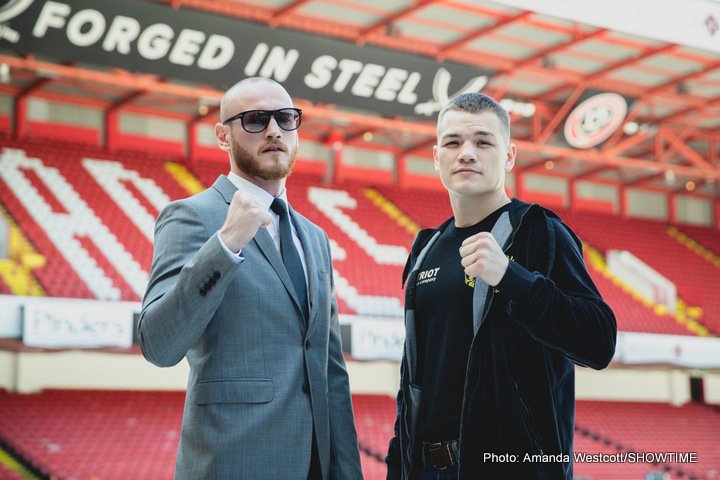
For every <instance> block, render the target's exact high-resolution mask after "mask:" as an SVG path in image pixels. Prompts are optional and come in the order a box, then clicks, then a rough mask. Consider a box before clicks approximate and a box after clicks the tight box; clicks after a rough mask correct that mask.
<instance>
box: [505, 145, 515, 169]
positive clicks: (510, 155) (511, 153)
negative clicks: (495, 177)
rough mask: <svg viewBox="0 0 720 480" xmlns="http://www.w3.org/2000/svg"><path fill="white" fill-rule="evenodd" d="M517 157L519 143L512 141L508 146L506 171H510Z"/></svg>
mask: <svg viewBox="0 0 720 480" xmlns="http://www.w3.org/2000/svg"><path fill="white" fill-rule="evenodd" d="M516 157H517V145H515V144H514V143H511V144H510V145H509V146H508V152H507V158H506V159H505V171H506V172H509V171H510V170H512V169H513V167H514V166H515V158H516Z"/></svg>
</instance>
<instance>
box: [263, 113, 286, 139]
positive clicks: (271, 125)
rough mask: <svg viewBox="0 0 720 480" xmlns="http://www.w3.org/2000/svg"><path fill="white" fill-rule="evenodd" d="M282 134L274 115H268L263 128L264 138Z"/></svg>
mask: <svg viewBox="0 0 720 480" xmlns="http://www.w3.org/2000/svg"><path fill="white" fill-rule="evenodd" d="M281 136H282V130H281V129H280V126H279V125H278V123H277V121H276V120H275V117H270V122H268V126H267V128H266V129H265V138H280V137H281Z"/></svg>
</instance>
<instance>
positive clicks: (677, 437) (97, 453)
mask: <svg viewBox="0 0 720 480" xmlns="http://www.w3.org/2000/svg"><path fill="white" fill-rule="evenodd" d="M183 400H184V394H183V393H182V392H150V391H99V390H89V391H81V390H45V391H43V392H41V393H37V394H30V395H27V394H26V395H22V394H15V393H9V392H5V391H0V407H2V412H3V414H2V416H0V444H2V445H4V446H7V447H8V448H9V449H11V450H12V451H13V452H15V453H17V454H18V456H19V457H21V458H22V459H24V460H25V461H26V462H28V464H29V465H30V466H31V467H32V468H33V470H34V471H36V472H38V473H39V474H40V475H44V476H47V477H54V478H78V479H80V478H98V479H103V480H114V479H118V480H124V479H127V478H148V479H150V478H152V479H156V480H162V479H169V478H172V470H173V465H174V458H175V449H176V447H177V439H178V435H179V432H178V429H179V425H180V417H181V415H182V403H183ZM353 406H354V409H355V415H356V417H357V426H358V439H359V443H360V448H361V451H362V466H363V472H364V475H365V479H366V480H381V479H383V478H385V467H384V464H383V463H382V460H383V458H384V456H385V453H386V450H387V442H388V440H389V439H390V437H391V435H392V428H393V423H394V420H395V400H394V398H392V397H390V396H387V395H358V394H356V395H353ZM576 416H577V420H576V436H575V439H576V440H575V452H576V454H578V455H580V454H588V455H595V454H617V453H628V452H635V453H641V452H653V453H661V452H697V463H689V462H678V461H673V460H671V459H669V458H668V459H666V461H662V460H661V461H655V463H652V462H636V463H627V462H626V463H619V462H618V463H611V462H597V461H576V463H575V478H577V479H586V480H607V479H612V480H619V479H630V478H636V479H641V478H644V475H645V474H646V473H649V472H661V473H666V474H668V477H667V478H669V479H707V480H714V479H716V478H718V477H719V474H720V446H718V443H717V432H718V431H720V415H719V414H718V412H716V411H714V410H713V409H711V408H709V407H707V406H704V405H698V404H687V405H684V406H681V407H674V406H671V405H666V404H659V403H648V402H641V403H636V402H600V401H578V402H577V414H576ZM650 460H653V459H650ZM0 475H2V473H0ZM0 478H3V477H0ZM9 478H13V477H12V476H11V477H9Z"/></svg>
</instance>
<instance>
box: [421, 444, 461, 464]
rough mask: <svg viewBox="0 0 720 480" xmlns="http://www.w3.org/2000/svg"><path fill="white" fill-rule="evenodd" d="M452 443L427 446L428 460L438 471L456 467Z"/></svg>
mask: <svg viewBox="0 0 720 480" xmlns="http://www.w3.org/2000/svg"><path fill="white" fill-rule="evenodd" d="M451 445H452V442H435V443H431V444H429V445H428V446H427V455H428V460H429V461H430V463H431V464H432V466H433V467H435V468H437V469H438V470H446V469H447V468H448V467H452V466H453V465H455V458H454V454H453V451H452V449H451Z"/></svg>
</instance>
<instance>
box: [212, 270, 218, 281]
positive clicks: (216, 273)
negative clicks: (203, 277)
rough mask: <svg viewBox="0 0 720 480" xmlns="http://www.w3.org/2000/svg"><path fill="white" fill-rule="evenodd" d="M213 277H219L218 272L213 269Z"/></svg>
mask: <svg viewBox="0 0 720 480" xmlns="http://www.w3.org/2000/svg"><path fill="white" fill-rule="evenodd" d="M213 278H214V279H215V280H217V279H219V278H220V272H218V271H217V270H216V271H214V272H213Z"/></svg>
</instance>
